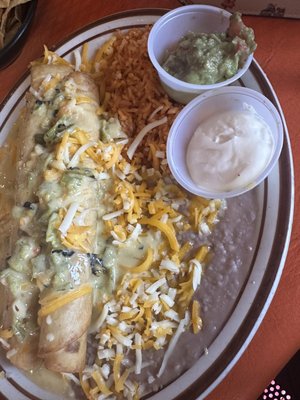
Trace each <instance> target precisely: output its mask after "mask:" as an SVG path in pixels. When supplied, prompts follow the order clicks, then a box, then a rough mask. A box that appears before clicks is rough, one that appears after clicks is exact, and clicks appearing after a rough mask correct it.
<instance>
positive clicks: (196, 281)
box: [190, 259, 202, 291]
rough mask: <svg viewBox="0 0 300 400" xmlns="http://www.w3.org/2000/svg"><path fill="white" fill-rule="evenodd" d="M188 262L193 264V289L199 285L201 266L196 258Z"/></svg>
mask: <svg viewBox="0 0 300 400" xmlns="http://www.w3.org/2000/svg"><path fill="white" fill-rule="evenodd" d="M190 263H191V264H194V269H193V289H194V291H195V290H196V289H197V287H198V286H199V285H200V282H201V274H202V266H201V263H200V262H199V261H198V260H196V259H193V260H191V261H190Z"/></svg>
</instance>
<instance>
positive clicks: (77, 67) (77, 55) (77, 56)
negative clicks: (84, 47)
mask: <svg viewBox="0 0 300 400" xmlns="http://www.w3.org/2000/svg"><path fill="white" fill-rule="evenodd" d="M74 57H75V71H80V65H81V54H80V51H79V49H76V50H74Z"/></svg>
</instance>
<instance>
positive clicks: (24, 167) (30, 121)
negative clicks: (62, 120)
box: [16, 64, 73, 205]
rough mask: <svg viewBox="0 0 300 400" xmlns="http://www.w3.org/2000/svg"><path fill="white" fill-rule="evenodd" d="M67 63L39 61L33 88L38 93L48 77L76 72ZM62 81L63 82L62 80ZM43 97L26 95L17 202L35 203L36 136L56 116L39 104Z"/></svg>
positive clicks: (19, 139)
mask: <svg viewBox="0 0 300 400" xmlns="http://www.w3.org/2000/svg"><path fill="white" fill-rule="evenodd" d="M72 71H73V70H72V68H71V67H68V66H66V65H51V64H49V65H48V64H37V65H34V66H32V68H31V88H32V89H31V90H32V91H33V92H34V93H38V91H39V89H40V86H41V83H42V82H43V80H44V79H46V77H48V76H60V77H61V80H63V79H64V77H65V76H67V75H69V74H70V73H71V72H72ZM58 84H59V82H58ZM39 101H40V100H39V99H38V98H37V97H36V95H34V94H33V93H32V92H28V93H27V94H26V107H25V109H24V112H23V113H22V114H21V116H20V120H19V121H18V125H19V129H18V135H17V144H18V151H17V159H18V165H17V177H16V204H18V205H23V204H24V203H25V202H26V201H29V202H34V201H35V197H34V193H35V190H36V188H37V187H38V185H39V183H40V180H41V177H40V176H39V175H38V172H39V171H37V169H36V160H35V159H32V160H31V162H30V155H31V153H32V151H33V149H34V146H35V136H36V135H39V134H43V133H44V132H46V131H47V129H49V126H51V125H52V124H53V123H54V121H55V119H56V117H55V116H54V114H53V112H52V111H51V110H49V107H48V106H46V105H43V104H42V106H40V107H37V102H39Z"/></svg>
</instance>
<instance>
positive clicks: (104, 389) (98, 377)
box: [92, 370, 112, 396]
mask: <svg viewBox="0 0 300 400" xmlns="http://www.w3.org/2000/svg"><path fill="white" fill-rule="evenodd" d="M92 378H93V379H94V381H95V382H96V384H97V386H98V388H99V390H100V392H101V393H102V394H104V395H106V396H109V395H110V394H112V392H111V391H110V390H109V388H108V387H107V385H106V383H105V381H104V379H103V376H102V375H101V372H100V371H99V370H96V371H94V372H93V373H92Z"/></svg>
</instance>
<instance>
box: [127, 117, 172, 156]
mask: <svg viewBox="0 0 300 400" xmlns="http://www.w3.org/2000/svg"><path fill="white" fill-rule="evenodd" d="M167 121H168V118H167V117H163V118H161V119H159V120H157V121H153V122H150V124H148V125H146V126H144V128H143V129H142V130H141V131H140V132H139V133H138V135H137V136H136V138H135V139H134V141H133V142H132V143H131V145H130V146H129V148H128V150H127V155H128V158H129V159H130V160H132V157H133V155H134V153H135V151H136V149H137V148H138V146H139V144H140V143H141V141H142V140H143V139H144V137H145V136H146V135H147V133H148V132H150V131H151V130H152V129H154V128H156V127H158V126H160V125H163V124H165V123H166V122H167Z"/></svg>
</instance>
